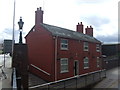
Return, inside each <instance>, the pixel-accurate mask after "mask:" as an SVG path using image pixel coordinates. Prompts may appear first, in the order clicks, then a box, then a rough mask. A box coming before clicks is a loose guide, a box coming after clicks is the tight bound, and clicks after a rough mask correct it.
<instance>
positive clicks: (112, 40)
mask: <svg viewBox="0 0 120 90" xmlns="http://www.w3.org/2000/svg"><path fill="white" fill-rule="evenodd" d="M96 38H97V39H98V40H100V41H101V42H103V43H118V38H119V35H118V34H117V35H115V34H113V35H108V36H105V35H99V36H96Z"/></svg>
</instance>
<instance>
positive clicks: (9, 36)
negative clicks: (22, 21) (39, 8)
mask: <svg viewBox="0 0 120 90" xmlns="http://www.w3.org/2000/svg"><path fill="white" fill-rule="evenodd" d="M0 35H1V36H0V41H3V40H4V39H11V40H12V35H13V30H12V29H10V28H6V29H5V30H3V31H2V32H1V33H0ZM24 35H25V32H23V41H24ZM14 39H15V42H16V43H18V40H19V31H18V30H15V31H14Z"/></svg>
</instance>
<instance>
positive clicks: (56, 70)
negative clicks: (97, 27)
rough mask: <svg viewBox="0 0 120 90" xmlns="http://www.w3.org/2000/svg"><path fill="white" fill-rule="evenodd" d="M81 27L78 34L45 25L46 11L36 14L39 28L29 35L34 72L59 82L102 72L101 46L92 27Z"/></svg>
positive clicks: (30, 60) (31, 65)
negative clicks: (44, 15) (44, 13)
mask: <svg viewBox="0 0 120 90" xmlns="http://www.w3.org/2000/svg"><path fill="white" fill-rule="evenodd" d="M83 30H84V25H83V24H82V22H81V23H78V25H76V31H72V30H69V29H65V28H61V27H58V26H53V25H48V24H45V23H43V11H42V10H41V8H38V9H37V11H36V12H35V25H34V26H33V28H32V29H31V30H30V31H29V33H28V34H27V35H26V37H25V39H26V43H27V45H28V57H29V65H30V71H31V72H32V73H34V74H36V75H38V76H40V77H41V78H43V79H44V80H47V81H55V80H61V79H65V78H69V77H72V76H76V75H81V74H85V73H89V72H94V71H98V70H101V69H102V64H101V63H102V62H101V42H100V41H98V40H97V39H96V38H94V37H93V28H92V26H90V27H88V26H87V28H86V29H85V34H84V33H83V32H84V31H83Z"/></svg>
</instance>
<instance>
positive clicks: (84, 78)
mask: <svg viewBox="0 0 120 90" xmlns="http://www.w3.org/2000/svg"><path fill="white" fill-rule="evenodd" d="M104 77H106V70H105V69H104V70H99V71H95V72H90V73H86V74H82V75H77V76H74V77H70V78H66V79H62V80H58V81H54V82H50V83H45V84H41V85H36V86H31V87H29V89H32V90H39V89H45V90H46V89H47V90H50V89H51V90H52V89H65V88H76V89H77V88H83V87H86V86H88V85H91V84H94V83H95V82H97V81H100V80H102V78H104Z"/></svg>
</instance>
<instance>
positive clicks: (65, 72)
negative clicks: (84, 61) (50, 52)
mask: <svg viewBox="0 0 120 90" xmlns="http://www.w3.org/2000/svg"><path fill="white" fill-rule="evenodd" d="M68 72H69V71H68V70H67V71H61V72H60V73H68Z"/></svg>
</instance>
